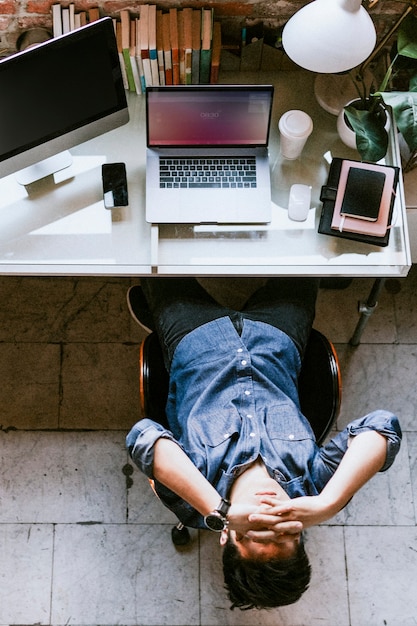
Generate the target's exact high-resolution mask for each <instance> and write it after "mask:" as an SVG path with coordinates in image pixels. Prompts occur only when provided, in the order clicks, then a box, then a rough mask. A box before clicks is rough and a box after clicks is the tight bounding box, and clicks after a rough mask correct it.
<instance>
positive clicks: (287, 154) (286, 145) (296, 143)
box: [278, 110, 313, 159]
mask: <svg viewBox="0 0 417 626" xmlns="http://www.w3.org/2000/svg"><path fill="white" fill-rule="evenodd" d="M278 128H279V132H280V151H281V154H282V156H283V157H284V158H285V159H297V158H298V157H299V156H300V154H301V152H302V150H303V148H304V146H305V143H306V141H307V139H308V137H309V136H310V135H311V132H312V130H313V120H312V119H311V117H310V116H309V115H307V113H304V111H298V110H292V111H287V112H286V113H284V115H282V117H281V118H280V120H279V123H278Z"/></svg>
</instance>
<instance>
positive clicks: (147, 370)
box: [139, 329, 342, 444]
mask: <svg viewBox="0 0 417 626" xmlns="http://www.w3.org/2000/svg"><path fill="white" fill-rule="evenodd" d="M139 393H140V403H141V411H142V415H144V416H146V417H150V418H151V419H154V420H155V421H157V422H159V423H161V424H163V425H164V426H167V422H166V415H165V405H166V401H167V395H168V374H167V371H166V369H165V366H164V362H163V358H162V350H161V346H160V344H159V340H158V337H157V335H156V333H151V334H150V335H148V336H147V337H146V338H145V339H144V341H143V342H142V344H141V347H140V354H139ZM341 393H342V383H341V375H340V367H339V361H338V358H337V354H336V350H335V348H334V346H333V344H332V343H331V342H330V341H329V340H328V339H327V338H326V337H325V336H324V335H323V334H322V333H320V332H319V331H318V330H316V329H313V330H312V331H311V335H310V338H309V341H308V344H307V348H306V352H305V356H304V360H303V366H302V369H301V373H300V377H299V397H300V404H301V410H302V412H303V414H304V415H305V416H306V418H307V419H308V421H309V422H310V424H311V426H312V428H313V431H314V434H315V436H316V439H317V442H318V443H319V444H320V443H322V442H323V441H324V439H325V438H326V437H327V435H328V434H329V432H330V430H331V428H332V425H333V423H334V422H335V420H336V418H337V416H338V413H339V409H340V403H341Z"/></svg>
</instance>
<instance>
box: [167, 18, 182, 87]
mask: <svg viewBox="0 0 417 626" xmlns="http://www.w3.org/2000/svg"><path fill="white" fill-rule="evenodd" d="M169 36H170V40H171V55H172V84H173V85H179V84H180V57H179V49H178V19H177V9H169Z"/></svg>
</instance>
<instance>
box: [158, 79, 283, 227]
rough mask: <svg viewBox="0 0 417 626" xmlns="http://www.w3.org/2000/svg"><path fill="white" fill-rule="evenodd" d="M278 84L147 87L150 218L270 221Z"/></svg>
mask: <svg viewBox="0 0 417 626" xmlns="http://www.w3.org/2000/svg"><path fill="white" fill-rule="evenodd" d="M272 100H273V86H271V85H195V86H194V85H192V86H190V85H188V86H181V85H178V86H164V87H148V88H147V89H146V136H147V157H146V220H147V221H148V222H151V223H178V224H179V223H192V224H219V223H220V224H242V223H243V224H245V223H247V224H257V223H267V222H269V221H270V220H271V181H270V168H269V156H268V138H269V127H270V121H271V110H272Z"/></svg>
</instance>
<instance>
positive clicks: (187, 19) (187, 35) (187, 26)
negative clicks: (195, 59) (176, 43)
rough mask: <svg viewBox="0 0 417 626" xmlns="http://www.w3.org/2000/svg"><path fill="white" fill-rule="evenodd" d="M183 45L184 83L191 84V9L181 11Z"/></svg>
mask: <svg viewBox="0 0 417 626" xmlns="http://www.w3.org/2000/svg"><path fill="white" fill-rule="evenodd" d="M182 14H183V28H184V30H183V36H184V39H183V45H184V82H185V84H186V85H191V82H192V55H193V9H188V8H186V9H183V10H182Z"/></svg>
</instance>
